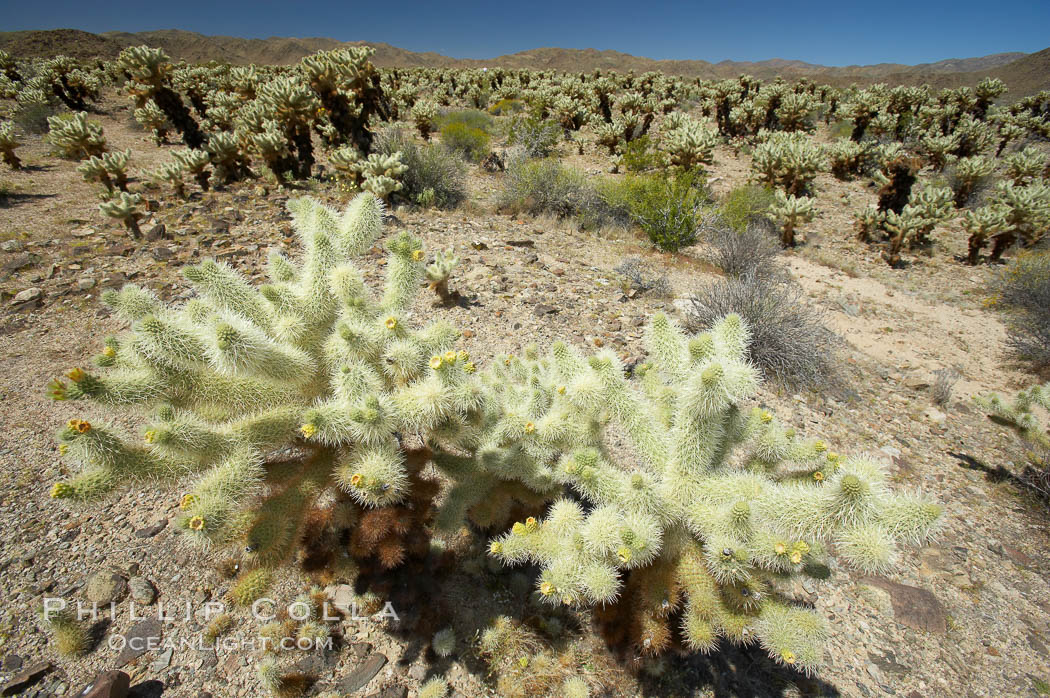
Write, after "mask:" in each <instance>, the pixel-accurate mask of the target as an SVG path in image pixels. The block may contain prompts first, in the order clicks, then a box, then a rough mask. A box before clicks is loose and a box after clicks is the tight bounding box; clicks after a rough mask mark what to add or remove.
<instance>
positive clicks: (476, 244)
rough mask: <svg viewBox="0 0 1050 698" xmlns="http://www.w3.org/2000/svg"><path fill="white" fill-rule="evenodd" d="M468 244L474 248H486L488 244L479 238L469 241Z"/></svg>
mask: <svg viewBox="0 0 1050 698" xmlns="http://www.w3.org/2000/svg"><path fill="white" fill-rule="evenodd" d="M470 246H471V247H473V248H474V249H475V250H487V249H488V248H489V246H488V245H486V244H485V243H484V242H482V241H481V240H475V241H474V242H472V243H470Z"/></svg>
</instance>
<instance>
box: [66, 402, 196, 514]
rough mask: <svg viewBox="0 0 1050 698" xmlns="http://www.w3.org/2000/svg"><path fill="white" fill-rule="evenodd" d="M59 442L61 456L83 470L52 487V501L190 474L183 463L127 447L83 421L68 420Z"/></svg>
mask: <svg viewBox="0 0 1050 698" xmlns="http://www.w3.org/2000/svg"><path fill="white" fill-rule="evenodd" d="M58 440H59V443H60V445H61V447H62V450H63V452H64V453H65V454H67V455H68V456H70V457H71V458H73V459H75V460H78V461H80V462H81V463H82V464H83V466H84V467H83V470H82V472H81V473H80V474H79V475H77V476H76V477H74V478H72V479H71V480H69V481H66V482H59V483H56V484H55V486H54V488H53V489H52V491H51V496H52V497H55V498H73V499H79V500H86V499H92V498H96V497H99V496H102V495H105V494H107V493H109V492H110V491H112V490H113V489H115V488H116V487H118V486H119V485H122V484H125V483H127V482H132V481H141V480H147V479H155V478H175V477H178V476H179V475H182V474H184V473H186V472H188V471H189V465H188V464H187V462H185V461H181V460H175V459H171V458H167V457H165V456H163V455H161V454H159V453H157V452H155V451H153V450H151V449H149V448H145V447H140V446H129V445H128V444H126V443H125V442H124V441H123V440H122V439H121V438H120V437H119V436H117V435H116V434H115V433H113V432H112V431H110V429H109V428H108V427H106V426H102V425H97V424H96V425H92V424H90V423H89V422H86V421H84V420H79V419H72V420H70V421H69V423H68V424H66V426H65V427H63V428H62V429H61V430H60V431H59V433H58Z"/></svg>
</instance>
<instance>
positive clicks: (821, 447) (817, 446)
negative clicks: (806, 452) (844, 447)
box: [813, 441, 828, 453]
mask: <svg viewBox="0 0 1050 698" xmlns="http://www.w3.org/2000/svg"><path fill="white" fill-rule="evenodd" d="M813 450H814V451H816V452H817V453H823V452H824V451H826V450H828V445H827V444H826V443H824V442H823V441H816V442H814V444H813Z"/></svg>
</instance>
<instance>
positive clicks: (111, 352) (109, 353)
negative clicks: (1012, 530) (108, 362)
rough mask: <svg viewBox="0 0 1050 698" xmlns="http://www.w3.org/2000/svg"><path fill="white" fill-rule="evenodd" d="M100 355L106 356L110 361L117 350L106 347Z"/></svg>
mask: <svg viewBox="0 0 1050 698" xmlns="http://www.w3.org/2000/svg"><path fill="white" fill-rule="evenodd" d="M102 355H103V356H108V357H109V358H111V359H112V358H113V357H114V356H116V355H117V350H116V349H114V348H113V347H106V348H105V349H103V350H102Z"/></svg>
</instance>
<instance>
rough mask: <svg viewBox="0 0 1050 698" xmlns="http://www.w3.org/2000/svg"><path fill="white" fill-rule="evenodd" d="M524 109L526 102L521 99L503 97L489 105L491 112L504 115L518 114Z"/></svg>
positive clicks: (494, 114) (495, 114)
mask: <svg viewBox="0 0 1050 698" xmlns="http://www.w3.org/2000/svg"><path fill="white" fill-rule="evenodd" d="M524 109H525V103H524V102H522V101H521V100H520V99H501V100H500V101H498V102H496V103H495V104H493V105H492V106H491V107H489V114H492V115H493V116H503V115H504V114H517V113H519V112H521V111H524Z"/></svg>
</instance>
